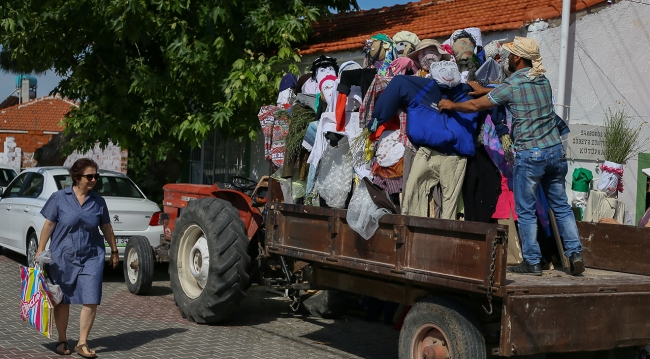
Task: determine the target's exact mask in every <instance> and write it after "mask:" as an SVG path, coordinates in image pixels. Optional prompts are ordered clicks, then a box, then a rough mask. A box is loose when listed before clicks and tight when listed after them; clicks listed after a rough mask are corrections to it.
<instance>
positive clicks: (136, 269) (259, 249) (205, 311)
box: [124, 177, 344, 323]
mask: <svg viewBox="0 0 650 359" xmlns="http://www.w3.org/2000/svg"><path fill="white" fill-rule="evenodd" d="M268 187H269V180H268V177H264V178H263V179H262V180H260V181H259V183H258V182H257V181H253V180H251V179H248V178H244V177H233V178H232V179H231V182H230V183H226V184H213V185H196V184H168V185H165V186H164V192H165V194H164V199H163V206H164V211H163V214H162V215H161V221H162V222H163V224H164V226H165V241H164V243H162V244H161V245H159V246H157V247H155V248H153V250H151V247H148V246H147V244H146V243H144V242H142V241H139V240H138V239H139V238H137V237H134V238H132V239H131V240H130V241H129V243H128V244H127V248H126V253H125V257H124V258H125V263H124V272H125V279H126V284H127V287H128V288H129V290H130V291H131V292H132V293H134V294H145V293H146V292H147V291H148V290H149V289H150V288H151V284H152V280H153V265H154V262H169V275H170V285H171V289H172V291H173V293H174V300H175V302H176V305H177V306H178V309H179V310H180V312H181V315H182V316H183V317H185V318H187V319H188V320H191V321H193V322H197V323H216V322H219V321H222V320H224V319H225V318H226V317H227V316H228V315H229V314H230V312H231V311H232V309H233V308H235V307H236V306H237V304H238V303H239V302H240V301H241V300H242V299H244V297H245V296H246V294H245V293H246V290H247V289H248V287H249V286H250V284H251V282H258V283H259V284H264V285H266V286H267V290H269V291H272V292H275V293H277V294H281V295H284V296H287V297H289V298H291V299H292V300H293V303H292V308H293V309H294V310H298V308H299V304H300V303H301V298H302V299H303V300H305V302H304V303H302V304H303V307H304V308H305V309H307V310H308V311H309V312H310V313H311V314H313V315H318V316H322V317H336V316H339V315H341V314H343V311H344V303H343V302H344V299H336V300H337V301H338V304H337V305H336V308H329V307H328V306H327V305H324V304H323V303H324V302H325V303H326V302H333V301H334V300H335V298H334V297H340V295H338V294H336V293H334V292H335V291H320V292H317V293H316V294H314V295H306V293H307V292H306V291H304V290H303V289H308V284H304V280H303V274H304V272H305V271H308V270H309V268H308V266H307V263H305V262H296V261H292V260H287V259H285V258H282V257H278V256H269V255H268V254H267V252H266V251H265V249H264V233H265V232H264V211H265V206H264V205H265V204H266V203H267V201H268V198H267V193H268ZM278 190H279V188H278ZM301 283H302V284H301ZM328 292H330V293H328ZM310 293H312V294H313V292H310Z"/></svg>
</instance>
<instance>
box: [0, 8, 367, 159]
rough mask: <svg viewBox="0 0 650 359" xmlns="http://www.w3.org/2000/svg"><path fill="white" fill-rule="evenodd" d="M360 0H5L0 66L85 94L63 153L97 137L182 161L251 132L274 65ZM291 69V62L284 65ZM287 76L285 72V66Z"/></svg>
mask: <svg viewBox="0 0 650 359" xmlns="http://www.w3.org/2000/svg"><path fill="white" fill-rule="evenodd" d="M357 8H358V6H357V3H356V0H304V1H300V0H244V1H234V0H221V1H218V0H194V1H192V0H185V1H182V0H168V1H162V0H4V1H2V2H1V3H0V44H2V46H3V47H2V51H1V52H0V67H2V68H3V69H4V70H5V71H11V72H37V73H38V72H43V71H46V70H53V71H55V72H56V74H57V75H60V76H63V77H64V79H63V80H62V81H61V82H60V83H59V84H58V86H57V87H56V88H55V90H54V91H53V92H55V93H59V94H61V95H62V96H65V97H68V98H72V99H76V100H79V101H80V106H79V108H78V109H76V110H74V111H72V112H71V113H70V115H69V118H66V119H65V120H64V122H65V125H66V131H71V133H74V134H75V136H71V137H70V138H71V140H70V144H69V145H70V146H69V147H68V148H69V150H72V149H80V150H86V149H89V148H90V147H92V146H93V145H94V144H95V142H96V141H99V142H100V143H101V144H103V145H105V144H107V143H108V142H109V141H112V142H113V143H118V144H119V145H120V146H122V147H123V148H128V149H129V151H130V153H131V157H132V156H139V155H140V154H142V156H143V157H151V158H156V159H159V160H163V159H165V158H167V157H168V156H172V157H178V156H179V153H180V151H181V150H182V149H184V148H188V147H194V146H197V145H199V144H200V141H201V140H202V139H203V138H204V137H205V136H206V135H207V134H208V133H209V132H210V131H211V130H213V129H215V128H219V129H220V131H222V132H223V133H225V134H227V135H230V136H238V137H242V136H251V137H252V136H254V133H255V131H256V129H257V128H258V127H259V122H258V120H257V117H256V116H255V115H256V112H257V110H258V109H259V107H260V106H261V105H263V104H267V103H270V102H271V100H272V99H273V97H275V96H277V85H278V82H279V79H280V77H281V76H283V75H284V73H283V72H282V71H278V70H277V69H278V68H280V66H283V67H282V68H285V69H288V71H292V72H295V73H297V72H298V71H297V68H296V65H295V63H296V62H297V61H299V57H298V55H297V51H296V49H295V48H296V46H297V44H299V43H300V42H302V41H305V40H306V39H307V36H308V34H309V32H310V30H311V23H312V22H313V21H315V20H317V19H319V18H320V17H321V16H327V15H328V14H329V11H330V10H337V11H349V10H351V9H357ZM286 64H290V65H289V66H288V67H287V66H286ZM285 71H286V70H285Z"/></svg>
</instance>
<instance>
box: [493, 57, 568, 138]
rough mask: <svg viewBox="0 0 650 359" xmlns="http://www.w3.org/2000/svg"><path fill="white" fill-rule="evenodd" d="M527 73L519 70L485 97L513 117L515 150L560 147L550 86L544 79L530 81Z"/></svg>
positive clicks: (541, 77) (543, 77)
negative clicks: (501, 106) (505, 109)
mask: <svg viewBox="0 0 650 359" xmlns="http://www.w3.org/2000/svg"><path fill="white" fill-rule="evenodd" d="M528 70H529V68H523V69H521V70H518V71H517V72H515V73H514V74H512V76H510V77H509V78H507V79H506V80H505V81H504V82H503V83H502V84H500V85H497V87H495V88H494V90H492V91H490V93H489V94H488V95H487V96H488V100H490V102H491V103H492V104H494V105H501V104H504V105H506V107H507V108H508V110H509V111H510V113H511V114H512V118H513V120H512V138H513V141H514V148H515V150H532V149H533V148H535V147H537V148H540V149H541V148H547V147H551V146H555V145H557V144H560V143H561V139H560V132H559V131H558V130H557V126H556V125H555V112H553V101H552V96H553V93H552V91H551V84H550V82H549V81H548V79H547V78H546V77H545V76H539V77H537V78H535V79H534V80H531V79H529V78H528V77H527V76H526V73H527V72H528Z"/></svg>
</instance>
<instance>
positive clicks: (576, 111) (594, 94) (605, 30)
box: [528, 1, 650, 220]
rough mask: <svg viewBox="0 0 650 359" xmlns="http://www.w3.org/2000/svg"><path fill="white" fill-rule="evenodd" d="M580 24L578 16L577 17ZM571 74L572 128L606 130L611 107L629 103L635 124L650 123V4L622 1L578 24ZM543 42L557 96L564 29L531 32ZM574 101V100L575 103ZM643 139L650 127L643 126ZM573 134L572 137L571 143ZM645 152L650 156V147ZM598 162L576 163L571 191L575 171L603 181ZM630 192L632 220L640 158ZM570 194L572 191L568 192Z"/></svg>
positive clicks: (631, 167) (629, 176)
mask: <svg viewBox="0 0 650 359" xmlns="http://www.w3.org/2000/svg"><path fill="white" fill-rule="evenodd" d="M573 18H574V19H575V16H573ZM570 33H571V35H570V36H571V37H570V39H569V44H570V45H569V66H568V69H567V74H568V78H567V87H568V88H567V99H566V101H565V103H566V104H567V105H568V106H569V107H568V113H567V116H566V117H567V119H568V120H569V123H570V124H591V125H602V124H603V120H604V118H605V115H604V114H605V111H606V110H607V107H608V106H612V107H613V108H616V106H618V105H617V102H620V103H625V104H627V107H628V110H629V113H630V115H632V116H634V117H635V118H634V123H635V124H638V125H642V124H643V122H646V121H649V120H650V5H644V4H638V3H632V2H629V1H621V2H619V3H616V4H614V5H610V6H607V7H605V8H603V9H602V10H600V11H598V12H595V13H593V14H588V15H585V16H584V17H581V18H580V19H579V20H577V21H574V23H573V24H571V28H570ZM528 36H529V37H533V38H535V39H537V40H538V42H539V44H540V51H541V53H542V57H543V63H544V65H545V67H546V70H547V73H546V75H547V77H548V78H549V80H550V81H551V84H552V86H553V92H554V94H557V86H558V71H559V60H560V27H559V26H558V27H553V28H548V29H546V30H544V31H542V32H540V33H537V34H533V33H529V35H528ZM569 96H570V98H569ZM642 128H643V129H642V136H641V137H642V138H643V139H644V140H645V139H648V138H649V137H650V128H649V127H648V125H647V124H644V125H643V126H642ZM571 135H573V134H569V138H571ZM642 152H650V148H647V147H646V149H645V151H642ZM597 165H598V163H596V162H594V161H580V160H573V161H571V162H570V168H569V176H567V189H569V188H570V185H571V174H572V173H573V169H574V168H579V167H584V168H587V169H589V170H591V171H592V172H593V174H594V178H595V179H597V178H598V177H599V176H600V171H597V170H596V167H597ZM624 171H625V173H624V175H623V179H624V181H623V183H624V187H625V190H624V192H623V193H621V194H620V195H619V198H620V199H622V200H623V201H624V202H625V204H626V209H627V210H628V211H629V213H630V216H631V217H632V220H634V216H635V205H636V196H637V193H636V192H637V191H636V185H637V179H638V176H639V175H641V177H642V178H641V180H642V181H645V176H643V174H640V173H637V172H638V169H637V159H636V157H635V158H634V159H632V160H631V161H628V163H627V164H626V166H625V168H624ZM568 192H570V191H568Z"/></svg>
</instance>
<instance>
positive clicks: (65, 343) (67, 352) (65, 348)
mask: <svg viewBox="0 0 650 359" xmlns="http://www.w3.org/2000/svg"><path fill="white" fill-rule="evenodd" d="M61 345H63V350H59V346H61ZM54 351H55V352H56V353H57V354H59V355H70V354H72V352H71V351H70V347H69V346H68V341H67V340H62V341H60V342H58V343H56V347H55V348H54Z"/></svg>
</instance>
